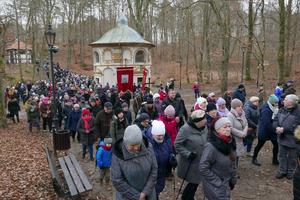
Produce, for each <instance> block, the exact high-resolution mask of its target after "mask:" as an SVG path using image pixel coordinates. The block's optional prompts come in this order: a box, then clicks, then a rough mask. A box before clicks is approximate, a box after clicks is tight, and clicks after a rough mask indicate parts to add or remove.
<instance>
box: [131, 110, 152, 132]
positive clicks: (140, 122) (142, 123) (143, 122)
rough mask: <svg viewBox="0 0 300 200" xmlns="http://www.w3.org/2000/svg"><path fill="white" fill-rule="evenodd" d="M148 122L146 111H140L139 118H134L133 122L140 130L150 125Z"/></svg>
mask: <svg viewBox="0 0 300 200" xmlns="http://www.w3.org/2000/svg"><path fill="white" fill-rule="evenodd" d="M149 122H150V118H149V115H148V114H147V113H142V114H141V115H140V117H139V118H137V119H135V120H134V124H135V125H137V126H138V127H139V128H140V130H141V131H142V132H143V131H144V130H145V129H147V128H149V127H150V125H149Z"/></svg>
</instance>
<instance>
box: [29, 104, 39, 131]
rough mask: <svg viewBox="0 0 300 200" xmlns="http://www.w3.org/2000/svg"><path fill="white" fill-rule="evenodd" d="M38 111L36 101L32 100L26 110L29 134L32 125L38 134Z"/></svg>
mask: <svg viewBox="0 0 300 200" xmlns="http://www.w3.org/2000/svg"><path fill="white" fill-rule="evenodd" d="M39 117H40V110H39V108H38V106H37V105H36V101H34V100H32V101H31V105H30V106H28V108H27V122H28V123H29V133H30V134H32V125H33V124H34V125H35V126H36V128H37V130H38V133H40V123H39V121H40V120H39Z"/></svg>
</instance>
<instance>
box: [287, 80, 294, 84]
mask: <svg viewBox="0 0 300 200" xmlns="http://www.w3.org/2000/svg"><path fill="white" fill-rule="evenodd" d="M286 83H294V81H292V80H289V81H287V82H286Z"/></svg>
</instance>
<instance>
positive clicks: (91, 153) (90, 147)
mask: <svg viewBox="0 0 300 200" xmlns="http://www.w3.org/2000/svg"><path fill="white" fill-rule="evenodd" d="M86 148H87V145H84V144H83V145H82V150H83V153H84V154H86ZM89 153H90V158H92V157H93V145H89Z"/></svg>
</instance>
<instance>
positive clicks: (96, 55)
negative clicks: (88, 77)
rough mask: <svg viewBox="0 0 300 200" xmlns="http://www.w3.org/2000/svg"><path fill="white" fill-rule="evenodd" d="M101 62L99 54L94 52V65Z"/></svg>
mask: <svg viewBox="0 0 300 200" xmlns="http://www.w3.org/2000/svg"><path fill="white" fill-rule="evenodd" d="M99 62H100V58H99V54H98V52H97V51H94V63H99Z"/></svg>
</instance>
